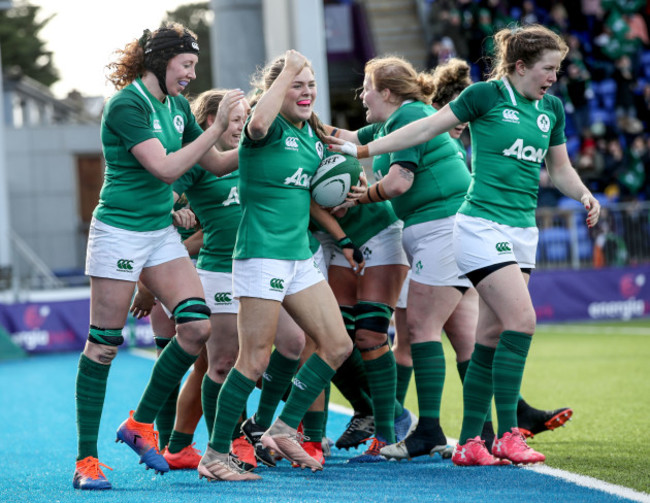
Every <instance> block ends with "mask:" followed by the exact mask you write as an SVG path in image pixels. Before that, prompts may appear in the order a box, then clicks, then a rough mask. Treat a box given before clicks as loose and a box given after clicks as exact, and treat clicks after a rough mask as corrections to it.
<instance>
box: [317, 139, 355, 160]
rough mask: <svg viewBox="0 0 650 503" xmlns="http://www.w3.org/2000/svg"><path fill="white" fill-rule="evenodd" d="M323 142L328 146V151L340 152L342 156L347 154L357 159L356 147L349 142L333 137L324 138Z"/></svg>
mask: <svg viewBox="0 0 650 503" xmlns="http://www.w3.org/2000/svg"><path fill="white" fill-rule="evenodd" d="M324 140H325V141H326V142H327V144H328V145H327V149H328V150H331V151H332V152H340V153H342V154H347V155H351V156H352V157H357V158H358V155H357V146H356V145H355V144H354V143H352V142H351V141H346V140H342V139H341V138H336V137H335V136H326V137H325V138H324Z"/></svg>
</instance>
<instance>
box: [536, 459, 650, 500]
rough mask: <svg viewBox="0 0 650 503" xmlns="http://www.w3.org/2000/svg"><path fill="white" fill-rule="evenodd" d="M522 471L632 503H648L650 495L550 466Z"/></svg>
mask: <svg viewBox="0 0 650 503" xmlns="http://www.w3.org/2000/svg"><path fill="white" fill-rule="evenodd" d="M524 469H525V470H530V471H533V472H537V473H541V474H543V475H550V476H551V477H556V478H559V479H563V480H566V481H567V482H571V483H573V484H576V485H579V486H583V487H589V488H590V489H598V490H600V491H604V492H606V493H609V494H613V495H615V496H620V497H621V498H627V499H630V500H632V501H640V502H644V503H648V502H650V494H647V493H642V492H639V491H635V490H634V489H630V488H629V487H623V486H617V485H615V484H610V483H609V482H603V481H602V480H598V479H595V478H593V477H588V476H587V475H578V474H576V473H571V472H565V471H564V470H560V469H558V468H551V467H550V466H544V465H539V466H528V467H525V468H524Z"/></svg>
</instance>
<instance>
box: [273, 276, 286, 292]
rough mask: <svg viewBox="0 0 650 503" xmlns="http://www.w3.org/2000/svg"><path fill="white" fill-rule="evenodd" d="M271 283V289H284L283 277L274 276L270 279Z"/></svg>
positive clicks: (279, 290)
mask: <svg viewBox="0 0 650 503" xmlns="http://www.w3.org/2000/svg"><path fill="white" fill-rule="evenodd" d="M270 285H271V290H275V291H276V292H281V291H283V290H284V280H283V279H281V278H273V279H272V280H271V281H270Z"/></svg>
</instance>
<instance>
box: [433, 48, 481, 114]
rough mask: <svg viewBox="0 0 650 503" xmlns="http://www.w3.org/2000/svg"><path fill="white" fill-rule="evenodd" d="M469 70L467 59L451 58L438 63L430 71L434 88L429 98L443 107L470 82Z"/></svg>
mask: <svg viewBox="0 0 650 503" xmlns="http://www.w3.org/2000/svg"><path fill="white" fill-rule="evenodd" d="M470 70H471V69H470V66H469V64H468V63H467V61H465V60H462V59H459V58H451V59H449V60H447V61H446V62H445V63H442V64H440V65H438V66H437V67H436V68H435V70H433V72H432V76H433V82H434V90H433V96H432V98H431V99H432V101H433V103H436V104H438V106H440V107H443V106H445V105H446V104H447V103H449V102H450V101H451V100H453V99H454V98H455V97H456V96H457V95H459V94H460V93H461V91H462V90H463V89H465V88H466V87H467V86H469V85H470V84H471V83H472V79H471V77H470Z"/></svg>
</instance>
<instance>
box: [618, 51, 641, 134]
mask: <svg viewBox="0 0 650 503" xmlns="http://www.w3.org/2000/svg"><path fill="white" fill-rule="evenodd" d="M615 65H616V69H615V70H614V74H613V75H612V77H613V79H614V80H615V81H616V119H617V122H618V125H619V127H620V128H621V129H622V130H623V131H624V132H626V133H629V134H638V133H640V132H641V131H642V130H643V126H642V124H641V123H640V121H639V119H638V117H637V115H636V107H635V98H634V96H635V91H636V86H637V79H636V76H635V75H634V73H633V71H632V61H631V60H630V58H629V56H627V55H623V56H621V57H620V58H618V59H617V60H616V62H615Z"/></svg>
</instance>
